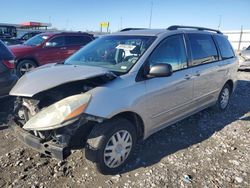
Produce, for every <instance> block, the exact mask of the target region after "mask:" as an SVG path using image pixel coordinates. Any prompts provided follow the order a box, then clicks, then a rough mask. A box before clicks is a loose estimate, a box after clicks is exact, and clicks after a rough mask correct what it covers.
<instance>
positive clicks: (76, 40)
mask: <svg viewBox="0 0 250 188" xmlns="http://www.w3.org/2000/svg"><path fill="white" fill-rule="evenodd" d="M90 41H92V39H91V38H90V37H89V36H66V45H85V44H87V43H89V42H90Z"/></svg>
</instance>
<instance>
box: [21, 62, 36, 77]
mask: <svg viewBox="0 0 250 188" xmlns="http://www.w3.org/2000/svg"><path fill="white" fill-rule="evenodd" d="M34 68H35V66H34V65H33V64H31V63H24V64H23V65H22V66H21V67H20V74H21V75H24V74H25V73H26V72H29V71H31V70H32V69H34Z"/></svg>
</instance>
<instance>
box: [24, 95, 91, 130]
mask: <svg viewBox="0 0 250 188" xmlns="http://www.w3.org/2000/svg"><path fill="white" fill-rule="evenodd" d="M90 99H91V95H90V94H88V93H84V94H78V95H73V96H70V97H67V98H65V99H63V100H61V101H58V102H56V103H54V104H52V105H50V106H48V107H47V108H45V109H44V110H42V111H40V112H39V113H37V114H36V115H35V116H33V117H32V118H30V119H29V121H28V122H27V123H26V124H25V125H24V126H23V128H24V129H26V130H36V131H43V130H51V129H56V128H59V127H63V126H66V125H68V124H69V123H72V122H74V121H76V120H77V119H78V117H79V115H81V114H82V113H83V112H84V111H85V109H86V107H87V105H88V103H89V101H90Z"/></svg>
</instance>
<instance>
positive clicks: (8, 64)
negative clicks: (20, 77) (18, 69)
mask: <svg viewBox="0 0 250 188" xmlns="http://www.w3.org/2000/svg"><path fill="white" fill-rule="evenodd" d="M14 68H15V66H14V55H13V54H12V53H11V51H10V50H9V49H8V48H7V47H6V46H5V45H4V43H3V42H2V41H1V40H0V98H3V97H5V96H8V95H9V91H10V90H11V88H12V87H13V86H14V84H15V83H16V81H17V76H16V75H15V72H14Z"/></svg>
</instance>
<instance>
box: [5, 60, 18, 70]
mask: <svg viewBox="0 0 250 188" xmlns="http://www.w3.org/2000/svg"><path fill="white" fill-rule="evenodd" d="M3 64H4V65H5V66H6V67H8V68H9V69H14V68H15V61H14V60H3Z"/></svg>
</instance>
